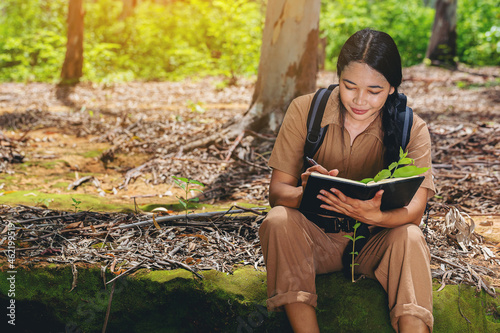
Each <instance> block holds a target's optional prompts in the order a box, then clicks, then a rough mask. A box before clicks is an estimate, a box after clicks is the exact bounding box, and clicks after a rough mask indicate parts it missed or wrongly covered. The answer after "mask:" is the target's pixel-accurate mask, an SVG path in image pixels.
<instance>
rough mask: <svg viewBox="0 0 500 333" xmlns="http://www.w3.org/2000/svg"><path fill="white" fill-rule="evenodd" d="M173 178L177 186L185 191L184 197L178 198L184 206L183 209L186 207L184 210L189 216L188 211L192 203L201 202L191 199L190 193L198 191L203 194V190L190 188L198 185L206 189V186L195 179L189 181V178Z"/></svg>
mask: <svg viewBox="0 0 500 333" xmlns="http://www.w3.org/2000/svg"><path fill="white" fill-rule="evenodd" d="M172 178H173V179H174V182H175V184H177V186H179V187H180V188H182V189H183V190H184V197H177V200H179V203H180V204H181V205H182V207H184V209H185V210H186V215H187V214H188V210H189V206H190V205H191V204H192V203H194V202H198V201H199V198H198V197H195V198H189V192H191V191H197V192H201V193H203V191H202V190H200V189H197V188H192V187H190V185H198V186H201V187H204V186H205V185H204V184H203V183H201V182H199V181H197V180H194V179H188V178H183V177H176V176H172Z"/></svg>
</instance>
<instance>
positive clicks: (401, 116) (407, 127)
mask: <svg viewBox="0 0 500 333" xmlns="http://www.w3.org/2000/svg"><path fill="white" fill-rule="evenodd" d="M396 117H397V118H396V121H397V124H398V128H400V129H401V147H402V148H403V151H405V150H406V147H407V146H408V142H410V135H411V126H412V125H413V110H412V109H411V108H410V107H408V106H407V105H406V96H405V95H404V94H399V104H398V105H397V116H396Z"/></svg>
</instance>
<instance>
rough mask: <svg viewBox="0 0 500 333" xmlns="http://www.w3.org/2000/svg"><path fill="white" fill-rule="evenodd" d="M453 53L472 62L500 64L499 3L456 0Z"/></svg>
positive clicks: (477, 63)
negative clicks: (454, 46) (455, 34)
mask: <svg viewBox="0 0 500 333" xmlns="http://www.w3.org/2000/svg"><path fill="white" fill-rule="evenodd" d="M457 20H458V23H457V35H458V38H457V56H458V58H459V60H460V61H461V62H464V63H467V64H470V65H475V66H485V65H493V66H498V65H500V7H499V6H498V1H496V0H460V1H459V2H458V9H457Z"/></svg>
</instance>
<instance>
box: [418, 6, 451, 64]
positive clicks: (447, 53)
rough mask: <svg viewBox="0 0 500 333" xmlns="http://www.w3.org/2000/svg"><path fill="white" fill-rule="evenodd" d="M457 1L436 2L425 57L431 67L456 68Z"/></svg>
mask: <svg viewBox="0 0 500 333" xmlns="http://www.w3.org/2000/svg"><path fill="white" fill-rule="evenodd" d="M456 53H457V0H437V1H436V16H435V17H434V24H433V26H432V35H431V39H430V41H429V46H428V47H427V52H426V55H425V57H426V58H428V59H430V61H431V64H433V65H444V66H452V67H453V68H455V67H456V65H457V64H456V62H455V56H456Z"/></svg>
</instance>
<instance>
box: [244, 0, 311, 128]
mask: <svg viewBox="0 0 500 333" xmlns="http://www.w3.org/2000/svg"><path fill="white" fill-rule="evenodd" d="M320 7H321V1H320V0H314V1H307V0H275V1H269V2H268V5H267V13H266V22H265V25H264V32H263V38H262V49H261V55H260V62H259V73H258V77H257V83H256V85H255V91H254V94H253V98H252V103H251V106H250V108H249V110H248V111H247V112H246V113H245V115H244V117H243V119H242V122H241V123H240V130H243V129H253V130H260V131H262V130H266V129H270V130H272V131H276V130H277V129H278V127H279V125H280V124H281V121H282V120H283V117H284V115H285V112H286V108H287V107H288V105H289V104H290V102H291V101H292V99H293V98H295V97H297V96H299V95H303V94H306V93H310V92H313V91H314V90H315V88H316V74H317V72H318V51H317V50H318V41H319V14H320Z"/></svg>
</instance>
